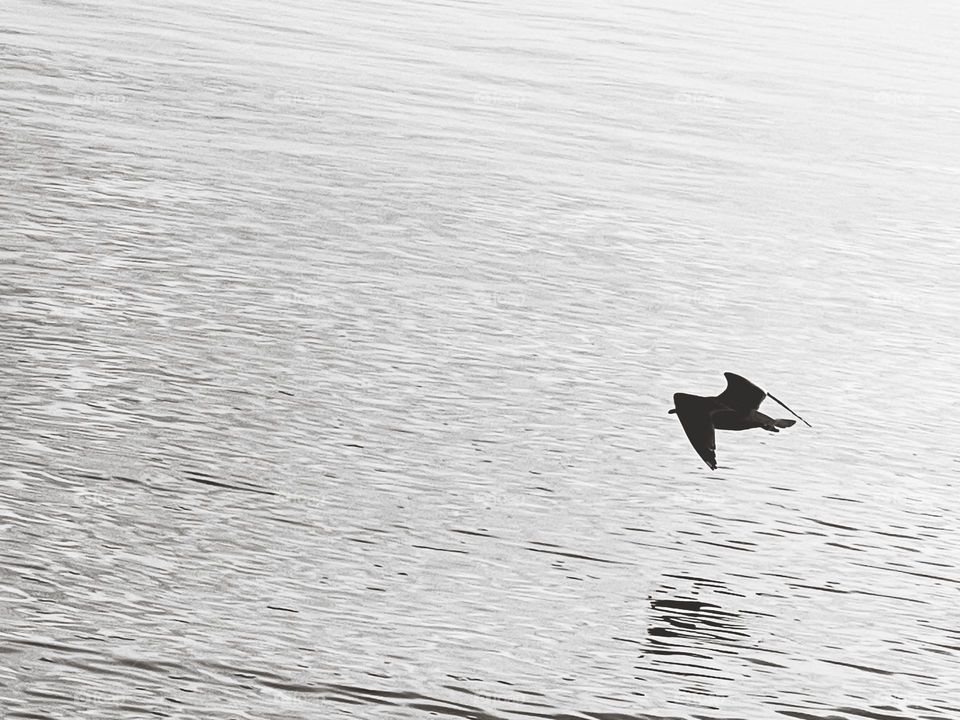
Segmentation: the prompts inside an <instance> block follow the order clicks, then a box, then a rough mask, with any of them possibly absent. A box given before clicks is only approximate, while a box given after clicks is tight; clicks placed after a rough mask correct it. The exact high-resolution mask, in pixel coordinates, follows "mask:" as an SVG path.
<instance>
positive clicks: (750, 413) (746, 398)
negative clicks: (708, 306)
mask: <svg viewBox="0 0 960 720" xmlns="http://www.w3.org/2000/svg"><path fill="white" fill-rule="evenodd" d="M723 376H724V377H725V378H726V379H727V389H726V390H724V391H723V392H722V393H720V394H719V395H717V396H716V397H700V396H699V395H687V394H686V393H675V394H674V396H673V409H672V410H670V413H676V415H677V417H678V418H679V419H680V424H681V425H683V431H684V432H685V433H686V434H687V439H688V440H689V441H690V444H691V445H693V449H694V450H696V451H697V454H698V455H700V457H701V458H703V461H704V462H705V463H706V464H707V466H708V467H709V468H710V469H711V470H716V469H717V444H716V440H715V438H714V432H713V431H714V430H715V429H716V430H749V429H750V428H757V427H760V428H763V429H764V430H767V431H769V432H780V430H779V428H788V427H791V426H792V425H794V424H796V422H797V421H796V420H775V419H774V418H772V417H770V416H769V415H764V414H763V413H762V412H760V411H759V410H757V408H758V407H760V403H762V402H763V400H764V398H768V397H769V398H770V399H771V400H773V401H774V402H777V403H779V404H780V405H783V407H784V408H785V409H786V410H788V411H789V412H790V413H791V414H792V415H793V416H794V417H796V418H797V420H801V421H803V423H804V424H805V425H806V426H807V427H813V426H812V425H811V424H810V423H808V422H807V421H806V420H804V419H803V418H802V417H800V416H799V415H797V414H796V413H795V412H793V410H790V408H788V407H787V406H786V405H784V404H783V403H782V402H780V401H779V400H777V399H776V398H775V397H774V396H773V395H771V394H770V393H768V392H764V391H763V390H761V389H760V388H758V387H757V386H756V385H754V384H753V383H752V382H750V381H749V380H747V379H746V378H745V377H741V376H739V375H737V374H735V373H732V372H726V373H724V374H723Z"/></svg>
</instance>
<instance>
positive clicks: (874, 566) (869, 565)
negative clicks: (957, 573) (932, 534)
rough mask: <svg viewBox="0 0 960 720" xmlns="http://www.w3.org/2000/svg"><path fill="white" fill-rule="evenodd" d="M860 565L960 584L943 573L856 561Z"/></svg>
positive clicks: (959, 581)
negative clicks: (935, 573) (929, 572)
mask: <svg viewBox="0 0 960 720" xmlns="http://www.w3.org/2000/svg"><path fill="white" fill-rule="evenodd" d="M854 564H855V565H859V566H860V567H865V568H872V569H873V570H886V571H888V572H897V573H903V574H904V575H913V576H915V577H922V578H926V579H927V580H941V581H943V582H948V583H953V584H955V585H957V584H960V580H957V579H955V578H948V577H944V576H943V575H930V574H928V573H922V572H916V571H913V570H904V569H903V568H897V567H888V566H886V565H871V564H870V563H854Z"/></svg>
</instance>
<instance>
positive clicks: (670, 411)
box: [667, 408, 677, 415]
mask: <svg viewBox="0 0 960 720" xmlns="http://www.w3.org/2000/svg"><path fill="white" fill-rule="evenodd" d="M676 411H677V409H676V408H672V409H670V410H667V415H673V414H674V413H675V412H676Z"/></svg>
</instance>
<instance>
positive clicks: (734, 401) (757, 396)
mask: <svg viewBox="0 0 960 720" xmlns="http://www.w3.org/2000/svg"><path fill="white" fill-rule="evenodd" d="M723 376H724V377H725V378H726V379H727V389H726V390H724V391H723V392H722V393H720V394H719V395H717V400H719V401H720V402H721V403H722V404H724V405H726V406H727V407H728V408H730V409H731V410H739V411H742V412H749V411H750V410H756V409H757V408H758V407H760V403H762V402H763V399H764V398H765V397H766V396H767V394H766V393H765V392H764V391H763V390H761V389H760V388H758V387H757V386H756V385H754V384H753V383H752V382H750V381H749V380H747V379H746V378H745V377H740V376H739V375H737V374H736V373H732V372H726V373H724V374H723Z"/></svg>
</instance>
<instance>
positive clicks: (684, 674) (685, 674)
mask: <svg viewBox="0 0 960 720" xmlns="http://www.w3.org/2000/svg"><path fill="white" fill-rule="evenodd" d="M642 669H643V670H647V671H649V672H658V673H663V674H664V675H679V676H680V677H698V678H709V679H710V680H726V681H728V682H730V681H733V679H734V678H732V677H724V676H723V675H708V674H706V673H692V672H679V671H677V670H668V669H666V668H657V667H645V668H642Z"/></svg>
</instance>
